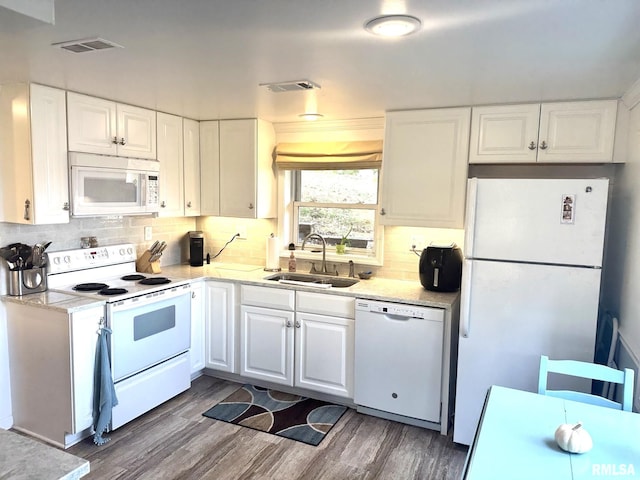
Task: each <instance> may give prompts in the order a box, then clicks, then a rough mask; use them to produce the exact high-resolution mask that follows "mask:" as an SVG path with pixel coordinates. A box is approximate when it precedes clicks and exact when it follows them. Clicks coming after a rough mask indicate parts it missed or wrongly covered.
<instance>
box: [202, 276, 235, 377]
mask: <svg viewBox="0 0 640 480" xmlns="http://www.w3.org/2000/svg"><path fill="white" fill-rule="evenodd" d="M204 288H205V339H206V345H205V352H206V357H205V366H206V367H207V368H213V369H215V370H221V371H223V372H231V373H238V372H237V368H236V362H235V355H236V349H235V345H236V294H235V285H234V284H233V283H225V282H210V281H207V282H205V287H204Z"/></svg>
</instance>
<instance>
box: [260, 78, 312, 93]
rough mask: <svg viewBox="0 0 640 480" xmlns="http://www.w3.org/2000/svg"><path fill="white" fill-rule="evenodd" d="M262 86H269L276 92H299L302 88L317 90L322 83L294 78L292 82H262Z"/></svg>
mask: <svg viewBox="0 0 640 480" xmlns="http://www.w3.org/2000/svg"><path fill="white" fill-rule="evenodd" d="M260 86H261V87H267V88H268V89H269V90H271V91H272V92H275V93H281V92H298V91H300V90H304V91H306V90H316V89H318V88H320V85H318V84H317V83H314V82H312V81H311V80H293V81H290V82H277V83H261V84H260Z"/></svg>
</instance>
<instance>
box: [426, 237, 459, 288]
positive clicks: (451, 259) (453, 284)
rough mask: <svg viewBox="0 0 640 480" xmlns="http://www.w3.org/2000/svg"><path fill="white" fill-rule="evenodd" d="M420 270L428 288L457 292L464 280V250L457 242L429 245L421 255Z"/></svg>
mask: <svg viewBox="0 0 640 480" xmlns="http://www.w3.org/2000/svg"><path fill="white" fill-rule="evenodd" d="M419 270H420V283H422V286H423V287H424V288H426V289H427V290H433V291H436V292H456V291H458V289H459V288H460V282H461V280H462V251H461V250H460V247H458V246H457V245H456V244H455V243H451V244H450V245H437V246H436V245H433V246H428V247H427V248H425V249H424V250H422V255H420V267H419Z"/></svg>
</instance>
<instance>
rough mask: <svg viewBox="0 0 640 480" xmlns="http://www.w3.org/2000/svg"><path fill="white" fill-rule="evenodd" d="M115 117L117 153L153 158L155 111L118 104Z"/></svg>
mask: <svg viewBox="0 0 640 480" xmlns="http://www.w3.org/2000/svg"><path fill="white" fill-rule="evenodd" d="M117 118H118V119H117V126H118V129H117V132H118V133H117V137H118V155H121V156H123V157H135V158H151V159H155V158H156V112H154V111H153V110H147V109H146V108H140V107H134V106H132V105H121V104H118V106H117ZM181 130H182V127H181Z"/></svg>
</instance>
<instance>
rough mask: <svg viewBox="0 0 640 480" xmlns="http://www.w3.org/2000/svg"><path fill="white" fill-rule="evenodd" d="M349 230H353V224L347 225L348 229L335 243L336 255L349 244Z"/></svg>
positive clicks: (341, 252)
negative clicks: (338, 241)
mask: <svg viewBox="0 0 640 480" xmlns="http://www.w3.org/2000/svg"><path fill="white" fill-rule="evenodd" d="M351 230H353V226H351V227H349V231H348V232H347V233H346V234H345V235H343V236H342V237H341V238H340V243H337V244H336V253H337V254H338V255H343V254H344V253H345V251H346V249H347V247H348V246H349V245H351V243H350V242H349V234H350V233H351Z"/></svg>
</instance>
